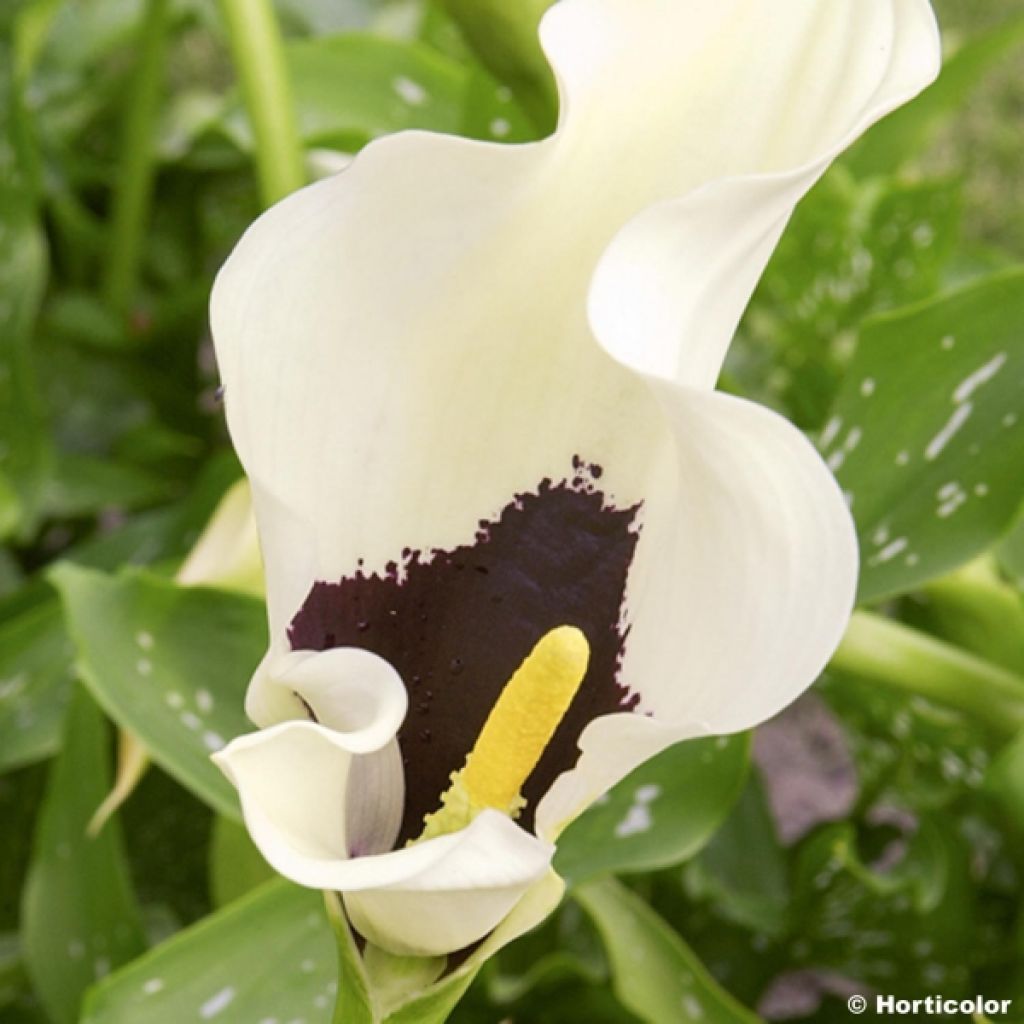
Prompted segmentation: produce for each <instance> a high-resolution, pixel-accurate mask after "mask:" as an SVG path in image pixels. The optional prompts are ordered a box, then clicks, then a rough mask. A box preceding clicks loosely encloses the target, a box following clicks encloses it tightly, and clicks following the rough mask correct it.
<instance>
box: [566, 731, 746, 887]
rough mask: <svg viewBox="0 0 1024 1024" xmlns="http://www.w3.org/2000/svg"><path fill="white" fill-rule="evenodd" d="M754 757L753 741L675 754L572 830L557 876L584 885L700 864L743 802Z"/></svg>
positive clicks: (628, 781)
mask: <svg viewBox="0 0 1024 1024" xmlns="http://www.w3.org/2000/svg"><path fill="white" fill-rule="evenodd" d="M749 751H750V743H749V737H748V736H747V735H745V734H744V735H740V736H718V737H714V738H711V739H700V740H689V741H687V742H686V743H678V744H676V745H675V746H674V747H670V748H669V749H668V750H666V751H664V752H663V753H662V754H660V755H659V756H658V757H655V758H653V759H652V760H650V761H648V762H647V763H646V764H643V765H641V766H640V767H639V768H637V769H635V770H634V771H633V772H631V773H630V775H628V776H627V777H626V778H625V779H623V780H622V782H620V783H619V784H618V785H617V786H616V787H615V788H614V789H613V790H612V791H611V792H610V793H609V794H608V795H607V797H605V798H604V799H603V800H601V801H600V802H599V803H598V804H595V805H594V806H593V807H591V808H590V809H589V810H588V811H587V812H586V813H584V814H583V815H582V816H581V817H580V818H578V819H577V820H576V821H575V822H573V824H572V825H570V826H569V828H567V829H566V831H565V834H564V835H563V836H562V837H561V839H560V840H559V841H558V852H557V853H556V855H555V870H556V871H558V873H559V874H560V875H562V876H563V877H564V878H566V879H568V880H569V881H570V882H580V881H582V880H584V879H586V878H590V877H592V876H593V875H598V874H603V873H611V872H628V871H653V870H655V869H657V868H664V867H668V866H670V865H672V864H678V863H680V862H681V861H684V860H686V859H687V858H688V857H692V856H693V855H694V854H695V853H696V852H697V851H698V850H699V849H700V848H701V847H702V846H704V844H705V843H707V842H708V840H709V839H710V838H711V837H712V836H713V835H714V833H715V830H716V829H717V828H718V827H719V825H721V824H722V822H723V821H724V820H725V818H726V816H727V815H728V814H729V812H730V810H732V807H733V805H734V804H735V802H736V800H737V798H738V797H739V795H740V792H741V790H742V788H743V783H744V780H745V779H746V775H747V766H748V762H749Z"/></svg>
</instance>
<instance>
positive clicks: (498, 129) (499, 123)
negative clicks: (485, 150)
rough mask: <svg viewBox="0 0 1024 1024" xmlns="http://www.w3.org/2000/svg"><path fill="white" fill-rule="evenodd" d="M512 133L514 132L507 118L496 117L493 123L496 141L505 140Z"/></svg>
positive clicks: (492, 129) (493, 133) (492, 130)
mask: <svg viewBox="0 0 1024 1024" xmlns="http://www.w3.org/2000/svg"><path fill="white" fill-rule="evenodd" d="M510 131H512V125H511V124H509V122H508V120H507V118H504V117H496V118H495V119H494V120H493V121H492V122H491V134H492V135H493V136H494V137H495V138H496V139H503V138H505V137H506V136H507V135H508V133H509V132H510Z"/></svg>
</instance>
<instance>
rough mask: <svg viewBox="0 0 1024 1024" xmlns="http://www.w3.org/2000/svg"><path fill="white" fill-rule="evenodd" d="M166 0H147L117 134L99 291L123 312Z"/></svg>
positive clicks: (146, 186) (148, 188) (146, 187)
mask: <svg viewBox="0 0 1024 1024" xmlns="http://www.w3.org/2000/svg"><path fill="white" fill-rule="evenodd" d="M169 6H170V5H169V3H168V0H148V2H147V4H146V7H145V14H144V15H143V19H142V27H141V30H140V35H139V57H138V63H137V65H136V68H135V74H134V76H133V79H132V83H131V92H130V94H129V97H128V107H127V110H126V112H125V119H124V125H123V128H122V133H121V154H120V160H119V161H118V164H119V169H118V175H117V182H118V185H117V191H116V192H115V194H114V212H113V223H112V226H111V244H110V262H109V264H108V265H107V273H106V281H105V287H104V291H105V293H106V296H107V300H108V301H109V302H110V304H111V306H113V308H114V309H116V310H118V311H119V312H122V313H124V312H127V311H128V309H129V307H130V304H131V302H132V299H133V298H134V296H135V290H136V288H137V286H138V280H139V264H140V261H141V255H142V245H143V239H144V237H145V232H146V227H147V224H148V221H149V204H150V198H151V196H152V193H153V175H154V166H155V159H154V157H155V154H154V150H153V139H154V133H155V126H156V120H157V111H158V109H159V104H160V93H161V88H162V86H163V80H164V63H165V57H166V51H167V25H168V10H169Z"/></svg>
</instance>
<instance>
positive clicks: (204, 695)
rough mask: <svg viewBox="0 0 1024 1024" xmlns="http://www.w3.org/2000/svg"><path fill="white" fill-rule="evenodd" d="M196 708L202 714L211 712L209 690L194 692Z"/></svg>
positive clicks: (211, 696)
mask: <svg viewBox="0 0 1024 1024" xmlns="http://www.w3.org/2000/svg"><path fill="white" fill-rule="evenodd" d="M196 707H197V708H199V710H200V711H202V712H203V714H204V715H205V714H207V713H208V712H210V711H212V710H213V694H212V693H210V691H209V690H196Z"/></svg>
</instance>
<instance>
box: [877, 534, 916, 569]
mask: <svg viewBox="0 0 1024 1024" xmlns="http://www.w3.org/2000/svg"><path fill="white" fill-rule="evenodd" d="M907 544H908V541H907V538H906V537H897V538H896V539H895V540H894V541H890V542H889V543H888V544H886V546H885V547H884V548H882V550H881V551H879V552H878V554H877V555H874V556H872V557H871V558H870V559H869V561H868V565H884V564H885V563H886V562H891V561H892V560H893V559H894V558H895V557H896V556H897V555H899V554H902V553H903V552H904V551H906V550H907Z"/></svg>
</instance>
